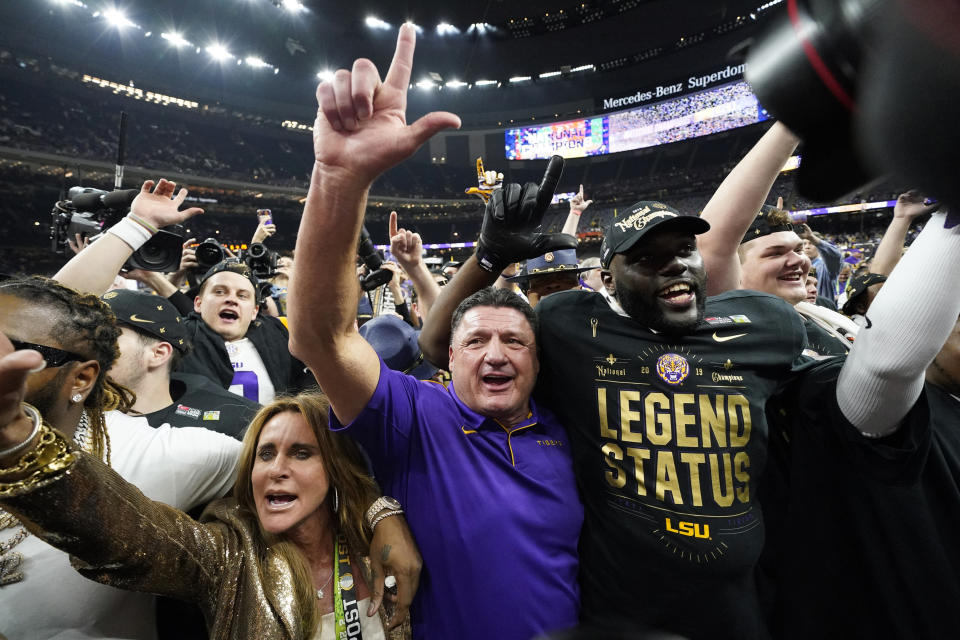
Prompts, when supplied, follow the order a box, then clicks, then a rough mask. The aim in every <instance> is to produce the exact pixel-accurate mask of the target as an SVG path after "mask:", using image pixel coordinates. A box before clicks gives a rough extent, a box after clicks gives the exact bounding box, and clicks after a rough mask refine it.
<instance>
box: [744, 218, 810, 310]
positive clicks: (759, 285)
mask: <svg viewBox="0 0 960 640" xmlns="http://www.w3.org/2000/svg"><path fill="white" fill-rule="evenodd" d="M740 266H741V268H742V273H743V275H742V277H741V281H740V285H741V288H743V289H753V290H754V291H763V292H764V293H769V294H772V295H775V296H777V297H779V298H783V299H784V300H786V301H787V302H789V303H790V304H797V303H798V302H800V301H802V300H804V299H805V298H806V297H807V287H806V278H807V274H808V273H809V272H810V258H809V257H808V256H807V255H806V254H805V253H804V252H803V241H802V240H801V239H800V236H798V235H797V234H796V233H794V232H793V231H778V232H776V233H771V234H769V235H765V236H761V237H760V238H757V239H756V240H751V241H750V242H745V243H743V244H742V245H740Z"/></svg>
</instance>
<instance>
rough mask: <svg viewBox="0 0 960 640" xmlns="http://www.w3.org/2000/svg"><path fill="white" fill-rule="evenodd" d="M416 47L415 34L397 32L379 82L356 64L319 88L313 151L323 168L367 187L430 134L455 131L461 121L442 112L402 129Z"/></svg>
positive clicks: (407, 29) (408, 29) (363, 62)
mask: <svg viewBox="0 0 960 640" xmlns="http://www.w3.org/2000/svg"><path fill="white" fill-rule="evenodd" d="M415 44H416V32H415V31H414V28H413V27H412V26H411V25H406V24H405V25H403V26H401V27H400V34H399V36H398V37H397V49H396V51H395V53H394V55H393V62H391V64H390V69H389V70H388V71H387V76H386V79H385V80H384V81H383V82H381V80H380V74H379V72H378V71H377V68H376V67H375V66H374V64H373V62H371V61H370V60H367V59H366V58H360V59H358V60H357V61H355V62H354V63H353V69H352V70H351V71H347V70H346V69H340V70H338V71H337V72H336V73H335V74H334V77H333V80H332V81H329V82H322V83H320V85H319V86H318V87H317V103H318V105H319V110H318V111H317V120H316V122H315V123H314V127H313V150H314V156H315V159H316V161H317V163H318V164H319V165H320V166H321V167H322V168H324V169H330V170H340V171H343V172H346V175H348V176H350V177H353V178H356V179H358V180H360V181H362V182H364V183H368V184H369V183H371V182H373V180H374V179H375V178H376V177H377V176H378V175H380V174H381V173H383V172H384V171H386V170H387V169H389V168H390V167H392V166H394V165H396V164H399V163H400V162H402V161H403V160H405V159H407V158H409V157H410V156H411V155H413V153H414V152H415V151H416V150H417V149H418V148H419V147H420V145H422V144H423V143H424V142H426V141H427V140H428V139H429V138H430V137H431V136H433V134H435V133H437V132H438V131H441V130H443V129H448V128H450V127H456V128H459V127H460V118H458V117H457V116H456V115H454V114H452V113H448V112H445V111H435V112H432V113H428V114H427V115H425V116H423V117H422V118H420V119H419V120H417V121H416V122H414V123H413V124H410V125H408V124H407V120H406V108H407V87H408V86H409V83H410V73H411V71H412V69H413V51H414V47H415Z"/></svg>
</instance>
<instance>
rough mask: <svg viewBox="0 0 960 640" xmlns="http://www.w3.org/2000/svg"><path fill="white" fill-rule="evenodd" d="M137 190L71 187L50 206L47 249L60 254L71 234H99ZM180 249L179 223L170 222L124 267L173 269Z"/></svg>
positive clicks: (120, 214) (123, 211)
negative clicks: (65, 196) (61, 197)
mask: <svg viewBox="0 0 960 640" xmlns="http://www.w3.org/2000/svg"><path fill="white" fill-rule="evenodd" d="M138 193H140V190H139V189H122V190H117V191H109V192H108V191H101V190H100V189H91V188H84V187H71V188H70V190H69V191H68V193H67V199H65V200H60V201H58V202H57V203H56V204H54V205H53V211H51V212H50V216H51V221H50V249H51V251H53V252H54V253H58V254H62V253H63V252H64V247H66V245H67V241H68V240H69V239H70V238H72V237H73V236H74V235H75V234H78V233H79V234H82V235H86V236H89V237H90V238H91V240H96V238H97V237H98V236H99V235H100V234H102V233H103V231H104V230H105V229H108V228H109V227H110V226H112V225H113V224H115V223H117V222H118V221H119V220H120V218H122V217H123V216H124V215H126V213H127V211H129V209H130V203H131V202H133V199H134V198H136V197H137V194H138ZM182 250H183V226H182V225H171V226H169V227H164V228H163V229H160V230H159V231H158V232H157V234H156V235H155V236H153V238H151V239H150V240H149V241H148V242H147V243H146V244H144V245H143V246H142V247H140V248H139V249H138V250H137V251H135V252H134V253H133V255H132V256H130V259H129V260H128V261H127V263H126V264H125V265H124V268H125V269H143V270H145V271H174V270H176V269H177V267H179V266H180V254H181V252H182Z"/></svg>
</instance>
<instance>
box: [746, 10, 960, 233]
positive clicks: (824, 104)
mask: <svg viewBox="0 0 960 640" xmlns="http://www.w3.org/2000/svg"><path fill="white" fill-rule="evenodd" d="M784 5H785V6H783V7H782V8H781V10H779V11H778V12H771V13H774V15H776V18H775V19H773V20H771V22H770V23H769V24H768V25H767V27H766V29H765V31H764V32H763V33H762V34H760V35H759V36H758V38H757V40H756V42H755V43H753V45H752V46H751V47H750V52H749V55H748V58H747V69H746V80H747V82H749V83H750V86H751V87H752V88H753V91H754V93H755V94H756V95H757V97H758V98H759V99H760V103H761V104H762V105H763V106H764V107H765V108H766V109H767V110H768V111H769V112H770V113H771V114H773V115H774V116H775V117H776V118H777V119H779V120H781V121H782V122H783V123H784V124H786V125H787V126H788V127H789V128H790V129H792V130H793V131H794V132H795V133H796V134H797V135H798V136H799V137H800V138H801V139H802V140H803V142H804V150H803V162H802V163H801V165H800V169H799V172H798V177H797V187H798V190H799V192H800V194H801V195H803V196H804V197H807V198H810V199H813V200H817V201H830V200H834V199H836V198H839V197H841V196H842V195H844V194H847V193H850V192H851V191H853V190H854V189H856V188H857V187H859V186H861V185H863V184H865V183H868V182H870V181H871V180H873V179H875V178H876V177H877V176H880V175H882V174H884V173H887V172H891V173H893V174H894V175H896V176H897V178H899V179H900V180H902V181H903V182H904V183H907V184H911V185H914V186H916V187H918V188H920V189H921V190H922V191H924V192H927V193H934V194H936V195H937V196H938V198H939V199H940V200H942V201H944V202H945V203H946V204H947V205H953V206H954V207H957V206H960V182H958V181H957V180H956V177H955V175H954V174H955V170H954V168H955V166H956V162H955V157H954V155H955V149H956V146H957V143H958V142H960V119H958V118H957V117H956V112H955V109H953V108H951V107H949V106H948V105H951V104H955V102H956V100H958V99H960V74H957V72H956V68H957V64H958V63H960V46H958V45H957V40H956V33H957V31H958V29H960V10H958V6H957V4H956V3H955V2H939V1H937V0H897V1H894V0H788V2H786V3H784ZM951 214H952V216H953V218H954V219H953V221H952V222H951V224H960V212H957V211H954V210H951ZM948 221H950V216H949V215H948Z"/></svg>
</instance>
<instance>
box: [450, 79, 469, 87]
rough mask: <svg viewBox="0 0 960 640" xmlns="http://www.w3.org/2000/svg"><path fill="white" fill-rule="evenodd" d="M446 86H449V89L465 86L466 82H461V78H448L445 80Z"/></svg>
mask: <svg viewBox="0 0 960 640" xmlns="http://www.w3.org/2000/svg"><path fill="white" fill-rule="evenodd" d="M446 86H448V87H450V88H451V89H459V88H460V87H465V86H467V83H466V82H463V81H462V80H450V81H449V82H447V85H446Z"/></svg>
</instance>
